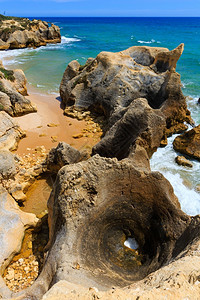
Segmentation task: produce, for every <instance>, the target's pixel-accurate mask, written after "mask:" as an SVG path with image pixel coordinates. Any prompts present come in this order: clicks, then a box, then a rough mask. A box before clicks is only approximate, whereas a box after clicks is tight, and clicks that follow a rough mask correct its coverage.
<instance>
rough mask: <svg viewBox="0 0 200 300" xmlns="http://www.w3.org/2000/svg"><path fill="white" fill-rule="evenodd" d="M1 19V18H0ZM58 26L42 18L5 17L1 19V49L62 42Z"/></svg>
mask: <svg viewBox="0 0 200 300" xmlns="http://www.w3.org/2000/svg"><path fill="white" fill-rule="evenodd" d="M0 19H1V18H0ZM60 42H61V35H60V29H59V27H58V26H56V25H54V24H51V26H50V25H49V23H47V22H43V21H41V20H32V21H30V20H29V19H27V18H14V17H13V18H12V17H4V19H2V20H1V21H0V50H5V49H19V48H26V47H39V46H45V45H46V44H47V43H60Z"/></svg>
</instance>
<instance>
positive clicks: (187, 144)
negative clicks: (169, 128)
mask: <svg viewBox="0 0 200 300" xmlns="http://www.w3.org/2000/svg"><path fill="white" fill-rule="evenodd" d="M173 146H174V149H175V150H176V151H178V152H180V153H183V154H186V155H188V156H190V157H192V158H195V159H198V160H200V125H198V126H197V127H195V128H193V129H191V130H189V131H187V132H185V133H184V134H182V135H179V136H177V137H176V138H175V140H174V142H173Z"/></svg>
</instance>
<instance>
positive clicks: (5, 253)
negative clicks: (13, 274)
mask: <svg viewBox="0 0 200 300" xmlns="http://www.w3.org/2000/svg"><path fill="white" fill-rule="evenodd" d="M38 221H39V220H38V219H37V218H36V216H35V215H34V214H30V213H25V212H22V211H21V210H20V209H19V207H18V205H17V203H16V202H15V200H14V199H13V198H12V197H11V196H10V195H9V194H8V193H7V191H6V190H5V189H4V188H3V187H2V186H0V236H1V239H0V248H1V251H0V294H1V293H2V292H4V294H5V295H7V296H9V295H10V294H11V291H10V290H9V289H8V288H7V287H6V284H5V282H4V281H3V279H2V277H1V276H2V274H3V272H4V270H5V268H6V267H7V265H8V264H9V262H10V261H11V260H12V258H13V257H14V255H15V254H16V253H18V252H19V251H20V249H21V244H22V240H23V237H24V233H25V230H26V229H27V228H29V227H35V226H36V225H37V223H38Z"/></svg>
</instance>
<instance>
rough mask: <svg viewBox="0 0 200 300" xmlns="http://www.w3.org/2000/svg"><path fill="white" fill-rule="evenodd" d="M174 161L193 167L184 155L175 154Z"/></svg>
mask: <svg viewBox="0 0 200 300" xmlns="http://www.w3.org/2000/svg"><path fill="white" fill-rule="evenodd" d="M175 161H176V163H177V164H178V165H180V166H184V167H189V168H192V167H193V164H192V163H191V162H190V161H189V160H188V159H187V158H185V157H184V156H177V157H176V158H175Z"/></svg>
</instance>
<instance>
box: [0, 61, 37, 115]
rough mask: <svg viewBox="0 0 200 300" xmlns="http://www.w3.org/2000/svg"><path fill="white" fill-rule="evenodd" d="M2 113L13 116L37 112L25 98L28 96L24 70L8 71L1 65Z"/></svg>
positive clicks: (0, 91) (0, 99) (0, 93)
mask: <svg viewBox="0 0 200 300" xmlns="http://www.w3.org/2000/svg"><path fill="white" fill-rule="evenodd" d="M0 65H1V67H0V111H6V112H7V113H8V114H9V115H11V116H20V115H23V114H27V113H31V112H35V111H37V109H36V107H35V105H33V104H32V103H31V101H30V100H29V99H27V98H25V97H24V96H26V95H28V94H27V88H26V83H27V81H26V77H25V75H24V72H23V71H22V70H14V71H13V70H7V69H5V68H4V67H3V65H2V63H0Z"/></svg>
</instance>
